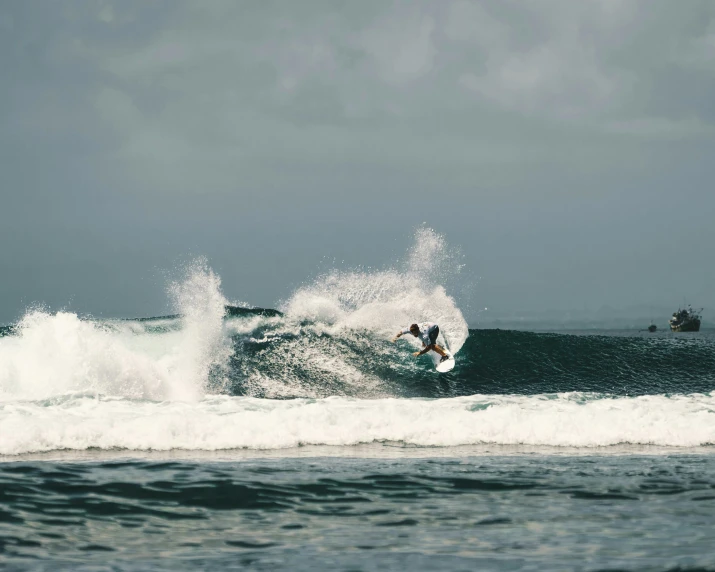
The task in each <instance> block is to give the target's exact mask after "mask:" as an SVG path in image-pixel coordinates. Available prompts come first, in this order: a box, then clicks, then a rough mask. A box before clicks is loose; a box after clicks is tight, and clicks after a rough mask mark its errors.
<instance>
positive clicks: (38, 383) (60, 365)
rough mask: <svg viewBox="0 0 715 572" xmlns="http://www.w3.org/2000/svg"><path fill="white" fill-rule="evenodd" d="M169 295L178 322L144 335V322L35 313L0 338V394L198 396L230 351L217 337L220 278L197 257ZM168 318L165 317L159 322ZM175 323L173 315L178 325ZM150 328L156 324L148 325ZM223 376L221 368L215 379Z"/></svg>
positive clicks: (6, 397) (220, 331) (35, 396)
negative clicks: (12, 333)
mask: <svg viewBox="0 0 715 572" xmlns="http://www.w3.org/2000/svg"><path fill="white" fill-rule="evenodd" d="M184 273H185V276H184V279H183V280H182V281H178V282H176V283H172V284H171V286H170V293H171V296H172V298H173V301H174V305H175V306H176V309H177V311H178V312H180V313H181V314H182V318H181V319H180V320H179V321H180V322H181V324H180V327H170V328H166V331H164V332H163V333H160V334H151V335H149V334H147V333H146V328H148V327H150V326H149V325H147V324H146V323H142V322H124V323H121V322H107V323H101V322H96V321H91V320H83V319H80V318H79V317H78V316H77V315H76V314H74V313H70V312H58V313H57V314H50V313H47V312H44V311H39V310H33V311H30V312H28V313H27V314H26V315H25V316H24V318H23V319H22V320H21V321H20V322H19V323H18V324H17V333H16V335H12V336H5V337H3V338H0V399H2V400H3V401H4V400H18V399H20V400H28V399H32V400H38V399H48V398H53V397H57V396H62V395H66V394H68V393H77V392H79V393H94V394H105V395H106V394H109V395H119V396H123V397H129V398H138V399H170V400H197V399H200V398H201V397H202V396H203V395H204V393H205V390H206V386H207V384H208V382H209V374H210V373H214V371H216V370H217V369H218V370H220V367H221V365H222V364H224V363H225V362H226V360H227V357H228V355H230V352H231V349H230V347H229V346H228V345H227V344H228V341H227V340H226V337H225V336H224V335H223V323H222V317H223V313H224V303H225V300H224V298H223V296H222V295H221V291H220V283H221V282H220V279H219V278H218V277H217V276H216V275H215V274H214V273H213V272H212V271H211V270H210V269H209V268H208V267H207V266H206V265H205V262H204V261H201V260H199V261H196V262H195V263H193V264H192V265H190V266H189V267H187V268H186V269H185V272H184ZM163 321H166V322H169V323H170V322H171V321H170V320H163ZM176 321H177V320H174V322H176ZM151 327H154V328H156V327H157V326H156V324H153V325H151ZM217 377H218V378H219V381H220V380H221V376H220V373H219V375H218V376H217Z"/></svg>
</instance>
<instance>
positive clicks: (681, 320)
mask: <svg viewBox="0 0 715 572" xmlns="http://www.w3.org/2000/svg"><path fill="white" fill-rule="evenodd" d="M702 311H703V310H702V308H701V309H700V310H699V311H698V310H693V308H692V307H691V306H688V307H687V308H683V309H680V308H679V309H678V311H677V312H673V316H672V317H671V318H670V320H669V321H668V323H669V324H670V329H671V330H672V331H674V332H699V331H700V312H702Z"/></svg>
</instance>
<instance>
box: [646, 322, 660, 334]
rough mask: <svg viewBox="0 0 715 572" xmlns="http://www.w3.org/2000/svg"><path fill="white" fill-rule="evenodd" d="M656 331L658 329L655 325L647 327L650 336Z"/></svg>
mask: <svg viewBox="0 0 715 572" xmlns="http://www.w3.org/2000/svg"><path fill="white" fill-rule="evenodd" d="M657 329H658V326H656V325H655V324H651V325H650V326H648V331H649V332H650V333H651V334H652V333H653V332H655V331H656V330H657Z"/></svg>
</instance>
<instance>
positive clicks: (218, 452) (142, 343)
mask: <svg viewBox="0 0 715 572" xmlns="http://www.w3.org/2000/svg"><path fill="white" fill-rule="evenodd" d="M460 272H461V262H460V257H459V254H458V252H457V251H455V250H453V249H451V248H449V246H448V245H447V243H446V241H445V239H444V237H443V236H441V235H439V234H437V233H435V232H434V231H432V230H430V229H428V228H426V227H422V228H420V229H419V230H418V231H417V232H416V234H415V242H414V244H413V246H412V247H411V249H410V250H409V251H408V252H407V253H406V255H405V257H404V258H403V259H402V260H401V261H398V262H395V263H394V264H393V265H392V266H391V267H389V268H386V269H381V270H375V269H355V270H347V271H346V270H332V271H328V272H326V273H324V274H322V275H320V276H318V277H317V278H316V279H315V280H313V281H311V282H308V283H305V284H304V285H302V286H301V287H299V288H298V289H296V291H295V292H294V293H293V294H292V295H291V296H290V297H289V298H288V299H287V300H285V301H283V302H282V303H280V304H279V306H278V308H254V307H251V306H250V305H248V304H245V303H243V304H242V303H237V302H231V301H229V300H227V298H226V297H225V294H224V293H223V292H222V289H221V279H220V277H219V276H218V275H217V274H216V273H215V272H214V271H213V270H212V269H211V268H210V266H209V264H208V263H207V261H205V260H201V259H199V260H196V261H194V262H193V263H192V264H189V265H188V266H187V267H186V268H185V269H184V270H183V272H182V278H181V279H178V280H176V281H174V282H172V283H170V284H169V285H168V288H167V293H168V296H169V297H170V300H171V303H172V305H173V307H174V310H175V313H174V314H172V315H169V316H158V317H145V318H127V319H113V320H98V319H92V318H91V317H81V316H78V315H76V314H74V313H70V312H56V313H51V312H47V311H44V310H41V309H37V308H34V309H30V310H28V311H27V313H26V314H25V316H24V317H23V318H22V319H21V320H19V321H18V322H17V323H15V324H11V325H8V326H6V327H4V328H3V329H2V332H1V333H0V460H1V462H0V555H1V557H2V560H3V562H4V565H5V566H7V567H8V568H9V569H26V568H31V569H46V570H51V569H57V568H65V569H87V570H98V569H126V570H144V569H169V568H171V569H196V568H202V569H209V568H214V569H215V568H242V567H250V568H255V569H266V570H273V569H291V570H305V569H311V568H314V567H315V566H322V567H328V568H337V569H361V570H373V569H375V570H377V569H384V568H392V569H407V568H411V569H418V570H432V569H437V568H439V569H448V570H452V569H453V570H462V569H475V568H480V569H504V570H519V569H533V568H540V569H553V570H559V569H561V570H572V569H589V570H591V569H593V570H595V569H634V570H635V569H649V570H650V569H653V570H670V569H673V570H674V569H680V570H685V569H709V568H712V567H715V550H714V549H713V548H712V542H711V537H710V534H709V531H710V530H712V528H713V526H715V517H714V516H713V508H715V456H713V444H715V423H714V422H713V419H714V418H715V393H713V387H715V335H713V333H712V332H711V331H707V330H704V331H703V332H700V333H697V334H680V335H675V334H671V333H670V332H667V333H662V332H661V333H656V334H647V333H642V332H637V331H589V332H526V331H513V330H497V329H469V328H468V325H467V322H466V321H465V319H464V316H463V312H462V309H460V307H459V306H458V304H457V302H456V301H455V298H453V297H452V295H451V294H450V291H451V290H452V291H453V290H454V289H456V288H458V286H459V283H460V280H461V279H462V278H461V276H460ZM413 321H434V322H437V323H438V324H439V325H440V329H441V332H442V334H443V338H442V339H441V340H442V341H443V342H445V343H446V344H448V345H449V347H450V349H451V350H452V352H453V353H454V354H455V355H456V360H457V365H456V367H455V369H454V370H453V371H452V372H450V373H447V374H438V373H437V372H436V371H434V369H433V367H432V362H431V360H430V359H429V358H428V357H423V358H419V359H415V358H414V357H413V356H412V355H411V352H412V351H414V350H415V349H416V348H417V345H416V342H415V341H414V340H413V339H411V338H410V339H406V338H403V339H401V340H400V341H399V342H398V343H396V344H393V343H392V342H391V341H390V340H391V338H392V336H393V335H394V334H395V332H396V331H398V330H399V329H400V328H402V327H403V326H405V325H407V324H409V323H411V322H413Z"/></svg>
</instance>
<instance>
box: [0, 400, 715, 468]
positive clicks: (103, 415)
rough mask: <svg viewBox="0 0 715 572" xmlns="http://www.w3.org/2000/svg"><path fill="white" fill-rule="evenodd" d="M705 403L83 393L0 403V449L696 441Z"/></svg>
mask: <svg viewBox="0 0 715 572" xmlns="http://www.w3.org/2000/svg"><path fill="white" fill-rule="evenodd" d="M713 410H715V393H711V394H707V395H680V396H662V395H653V396H643V397H636V398H608V397H603V396H598V395H593V394H582V393H574V394H560V395H536V396H529V397H526V396H497V395H485V396H471V397H460V398H451V399H435V400H429V399H392V398H388V399H377V400H366V399H350V398H342V397H330V398H326V399H317V400H316V399H296V400H288V401H281V400H269V399H256V398H250V397H227V396H214V397H210V398H205V399H203V400H201V401H199V402H197V403H191V402H168V401H165V402H151V401H136V400H126V399H113V398H109V397H103V398H96V397H91V396H87V395H80V396H65V397H63V398H58V399H56V400H54V401H52V402H11V403H4V404H3V405H0V435H2V436H3V438H2V439H1V440H0V454H2V455H18V454H25V453H38V452H43V451H54V450H63V449H66V450H85V449H90V448H98V449H103V450H113V449H129V450H136V451H148V450H157V451H168V450H175V449H182V450H205V451H216V450H227V449H240V448H245V449H286V448H294V447H299V446H302V445H325V446H343V447H344V446H354V445H359V444H366V443H374V442H400V443H405V444H409V445H414V446H425V447H451V446H462V445H480V444H494V445H527V446H551V447H576V448H593V447H605V446H613V445H619V444H637V445H656V446H669V447H697V446H703V445H712V444H715V423H713V413H712V412H713Z"/></svg>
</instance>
